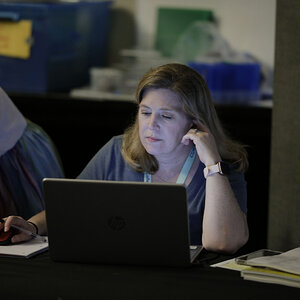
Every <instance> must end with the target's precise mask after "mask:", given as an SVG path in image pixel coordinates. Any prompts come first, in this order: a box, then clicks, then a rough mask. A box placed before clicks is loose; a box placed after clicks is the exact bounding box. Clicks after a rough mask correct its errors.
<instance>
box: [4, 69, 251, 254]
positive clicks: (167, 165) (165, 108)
mask: <svg viewBox="0 0 300 300" xmlns="http://www.w3.org/2000/svg"><path fill="white" fill-rule="evenodd" d="M136 100H137V102H138V104H139V109H138V114H137V118H136V121H135V123H134V124H133V126H132V127H130V128H129V129H127V130H126V131H125V134H124V136H118V137H114V138H112V139H111V140H110V141H109V142H108V143H107V144H106V145H105V146H104V147H103V148H102V149H100V151H99V152H98V153H97V154H96V155H95V157H94V158H93V159H92V160H91V161H90V162H89V164H88V165H87V166H86V168H85V169H84V170H83V172H82V173H81V174H80V175H79V178H81V179H99V180H126V181H145V182H169V183H176V182H177V183H180V184H184V185H185V186H186V188H187V195H188V209H189V222H190V239H191V244H203V246H204V247H205V248H206V249H207V250H211V251H221V252H228V253H234V252H235V251H237V250H238V249H239V248H240V247H241V246H243V245H244V244H245V243H246V242H247V240H248V226H247V219H246V183H245V180H244V176H243V172H244V170H245V169H246V167H247V156H246V153H245V150H244V149H243V148H242V147H241V146H240V145H239V144H237V143H235V142H233V141H232V140H231V139H230V138H228V137H227V136H226V135H225V133H224V131H223V130H222V127H221V125H220V122H219V120H218V117H217V115H216V112H215V109H214V106H213V103H212V100H211V96H210V92H209V90H208V88H207V85H206V83H205V81H204V80H203V78H202V77H201V76H200V75H199V74H198V73H197V72H196V71H195V70H193V69H191V68H189V67H187V66H185V65H181V64H167V65H163V66H161V67H158V68H156V69H153V70H150V71H149V72H148V73H146V74H145V76H144V77H143V78H142V80H141V81H140V83H139V85H138V88H137V91H136ZM223 161H226V164H225V163H223ZM219 162H222V163H221V164H220V163H219ZM220 165H222V166H223V168H224V166H227V168H225V169H227V170H226V173H227V174H226V175H224V174H221V173H224V172H225V169H223V172H222V170H220V169H219V166H220ZM170 209H172V207H170ZM14 220H16V221H18V222H23V221H22V220H20V219H14V218H12V219H9V220H8V221H9V223H8V222H6V223H8V225H7V226H9V224H11V223H12V222H14ZM41 220H43V218H41V215H39V218H37V219H36V221H37V222H38V223H39V224H43V221H41ZM31 221H32V220H31ZM33 221H34V220H33ZM25 225H26V226H29V225H28V224H25ZM25 225H24V226H25ZM43 226H44V225H43ZM15 238H17V236H15ZM23 238H24V237H23Z"/></svg>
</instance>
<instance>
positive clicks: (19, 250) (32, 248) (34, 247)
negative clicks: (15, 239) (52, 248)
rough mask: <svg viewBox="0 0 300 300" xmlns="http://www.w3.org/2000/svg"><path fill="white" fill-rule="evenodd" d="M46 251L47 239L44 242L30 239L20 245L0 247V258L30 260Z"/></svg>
mask: <svg viewBox="0 0 300 300" xmlns="http://www.w3.org/2000/svg"><path fill="white" fill-rule="evenodd" d="M47 250H48V238H47V237H45V240H40V239H32V240H29V241H28V242H25V243H21V244H12V245H5V246H0V256H10V257H25V258H30V257H32V256H34V255H37V254H38V253H41V252H44V251H47Z"/></svg>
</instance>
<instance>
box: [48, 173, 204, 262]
mask: <svg viewBox="0 0 300 300" xmlns="http://www.w3.org/2000/svg"><path fill="white" fill-rule="evenodd" d="M43 188H44V197H45V204H46V218H47V226H48V239H49V252H50V257H51V258H52V259H53V260H54V261H70V262H83V263H105V264H133V265H165V266H188V265H190V264H191V263H192V262H193V261H194V259H195V258H196V256H197V255H198V254H199V252H200V251H201V249H202V247H201V246H199V247H193V249H192V251H190V243H189V225H188V211H187V196H186V189H185V187H184V186H183V185H175V184H159V183H143V182H121V181H99V180H79V179H54V178H45V179H44V180H43Z"/></svg>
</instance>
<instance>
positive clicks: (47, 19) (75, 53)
mask: <svg viewBox="0 0 300 300" xmlns="http://www.w3.org/2000/svg"><path fill="white" fill-rule="evenodd" d="M111 3H112V1H101V2H88V1H85V2H76V3H17V2H16V3H11V2H7V3H0V22H1V20H7V19H10V20H11V21H12V22H18V21H19V20H32V22H33V29H32V37H33V45H32V47H31V55H30V57H29V59H20V58H13V57H8V56H1V55H0V86H1V87H2V88H3V89H4V90H6V91H8V92H30V93H31V92H32V93H44V92H68V91H70V89H72V88H74V87H78V86H82V85H85V84H87V83H88V81H89V72H88V71H89V68H90V67H91V66H102V65H104V64H105V60H106V50H107V40H108V35H109V25H110V22H109V21H110V7H111Z"/></svg>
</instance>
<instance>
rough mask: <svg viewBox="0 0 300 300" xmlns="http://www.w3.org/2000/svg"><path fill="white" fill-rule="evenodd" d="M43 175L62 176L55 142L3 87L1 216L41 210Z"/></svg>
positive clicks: (27, 214)
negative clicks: (29, 118)
mask: <svg viewBox="0 0 300 300" xmlns="http://www.w3.org/2000/svg"><path fill="white" fill-rule="evenodd" d="M44 177H63V172H62V168H61V165H60V163H59V160H58V157H57V155H56V152H55V149H54V146H53V144H52V142H51V140H50V138H49V137H48V136H47V134H46V133H45V132H44V131H43V130H42V129H41V128H40V127H39V126H37V125H35V124H33V123H32V122H30V121H29V120H26V119H25V118H24V117H23V115H22V114H21V113H20V111H19V110H18V109H17V108H16V106H15V105H14V104H13V102H12V101H11V100H10V99H9V97H8V96H7V95H6V93H5V92H4V91H3V90H2V89H1V88H0V218H3V217H6V216H9V215H12V214H18V215H20V216H22V217H23V218H26V219H27V218H30V217H31V216H33V215H35V214H37V213H38V212H40V211H42V210H43V209H44V201H43V196H42V179H43V178H44Z"/></svg>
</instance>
